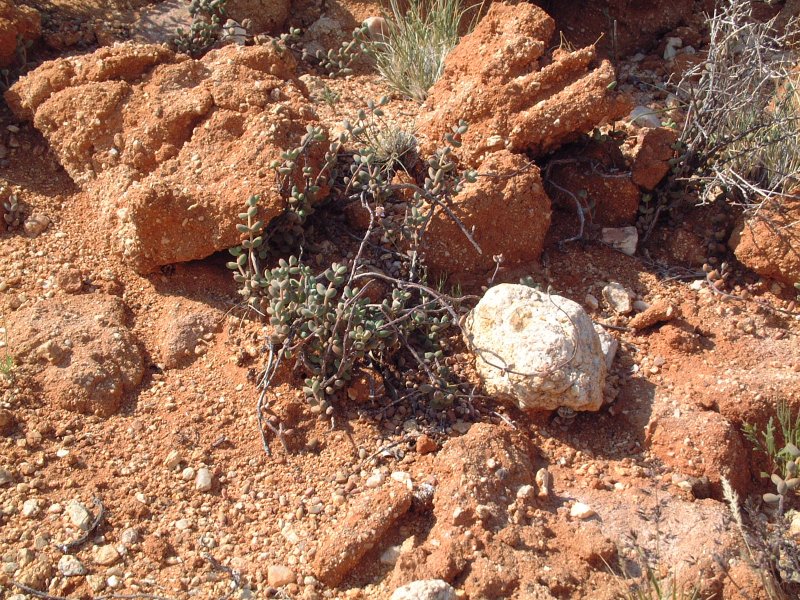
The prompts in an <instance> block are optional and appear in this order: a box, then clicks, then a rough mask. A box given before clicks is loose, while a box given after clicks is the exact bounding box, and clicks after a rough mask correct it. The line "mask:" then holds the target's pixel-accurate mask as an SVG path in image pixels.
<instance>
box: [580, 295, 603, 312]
mask: <svg viewBox="0 0 800 600" xmlns="http://www.w3.org/2000/svg"><path fill="white" fill-rule="evenodd" d="M583 303H584V304H585V305H586V308H588V309H589V310H597V309H598V308H600V301H599V300H598V299H597V298H595V297H594V295H593V294H586V298H584V299H583Z"/></svg>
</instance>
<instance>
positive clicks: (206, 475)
mask: <svg viewBox="0 0 800 600" xmlns="http://www.w3.org/2000/svg"><path fill="white" fill-rule="evenodd" d="M213 483H214V482H213V479H212V478H211V471H209V470H208V469H207V468H206V467H201V468H200V469H198V470H197V478H196V479H195V481H194V487H195V489H196V490H197V491H198V492H208V491H209V490H211V486H212V485H213Z"/></svg>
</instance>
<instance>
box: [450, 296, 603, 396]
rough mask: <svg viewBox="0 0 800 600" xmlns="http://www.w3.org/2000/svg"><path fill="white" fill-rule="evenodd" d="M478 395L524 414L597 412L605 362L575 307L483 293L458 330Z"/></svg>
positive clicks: (549, 299)
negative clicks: (480, 388)
mask: <svg viewBox="0 0 800 600" xmlns="http://www.w3.org/2000/svg"><path fill="white" fill-rule="evenodd" d="M465 335H466V340H467V344H468V346H469V347H470V349H471V350H472V352H473V354H475V357H476V360H475V363H476V368H477V371H478V374H479V375H480V376H481V379H482V380H483V384H484V388H485V389H486V392H487V393H489V394H491V395H494V396H497V397H498V398H501V399H510V400H513V401H515V402H516V404H517V405H518V406H519V407H520V408H522V409H527V410H555V409H557V408H559V407H561V406H565V407H568V408H571V409H573V410H579V411H580V410H598V409H599V408H600V407H601V406H602V404H603V387H604V386H605V378H606V363H605V357H604V356H603V352H602V350H601V347H600V340H599V338H598V337H597V333H596V332H595V330H594V326H593V324H592V320H591V319H590V318H589V315H587V314H586V311H584V310H583V308H581V306H580V305H578V304H577V303H575V302H573V301H572V300H569V299H567V298H563V297H561V296H555V295H548V294H544V293H541V292H539V291H537V290H535V289H533V288H531V287H528V286H525V285H512V284H501V285H498V286H495V287H493V288H491V289H490V290H488V291H487V292H486V294H485V295H484V296H483V298H482V299H481V301H480V302H479V303H478V305H477V306H476V307H475V309H474V310H473V311H472V312H471V313H470V314H469V315H468V317H467V319H466V322H465Z"/></svg>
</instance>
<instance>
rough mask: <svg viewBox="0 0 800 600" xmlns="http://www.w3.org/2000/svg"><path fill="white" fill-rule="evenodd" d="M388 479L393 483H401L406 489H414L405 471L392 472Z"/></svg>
mask: <svg viewBox="0 0 800 600" xmlns="http://www.w3.org/2000/svg"><path fill="white" fill-rule="evenodd" d="M390 477H391V478H392V479H394V480H395V481H397V482H399V483H402V484H403V485H404V486H406V487H407V488H408V489H410V490H412V489H414V482H413V481H412V480H411V475H409V474H408V473H407V472H406V471H392V474H391V475H390Z"/></svg>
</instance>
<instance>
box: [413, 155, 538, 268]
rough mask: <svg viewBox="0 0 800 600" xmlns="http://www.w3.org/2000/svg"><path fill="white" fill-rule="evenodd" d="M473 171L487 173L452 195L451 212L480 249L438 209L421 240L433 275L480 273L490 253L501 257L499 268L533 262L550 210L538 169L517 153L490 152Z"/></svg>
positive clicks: (491, 263)
mask: <svg viewBox="0 0 800 600" xmlns="http://www.w3.org/2000/svg"><path fill="white" fill-rule="evenodd" d="M479 172H480V173H484V174H487V176H485V177H479V178H478V180H477V181H476V182H475V183H471V184H467V185H466V186H465V188H464V190H463V191H462V192H461V193H460V194H458V195H457V196H456V197H455V198H454V199H453V204H452V206H451V210H452V212H453V214H455V215H456V216H457V217H458V218H459V219H460V220H461V222H462V223H463V224H464V226H465V228H466V229H467V231H470V232H471V233H472V236H473V238H474V239H475V241H476V243H477V244H478V245H479V246H480V248H481V252H482V253H481V254H478V251H477V250H476V249H475V247H474V246H473V245H472V244H471V243H470V241H469V240H468V239H467V237H466V236H465V235H464V234H463V233H462V231H461V229H460V228H459V226H458V225H457V224H456V223H455V222H454V221H453V220H452V219H451V218H450V217H449V216H448V215H446V214H445V213H444V212H443V211H442V210H438V211H437V213H436V215H435V216H434V217H433V219H432V220H431V222H430V224H429V225H428V229H427V231H426V232H425V237H424V238H423V241H422V248H423V253H424V256H425V259H426V262H427V264H428V266H429V267H430V268H431V269H432V270H433V271H434V272H435V273H448V274H455V275H461V274H464V273H476V272H482V271H487V270H489V269H492V268H493V267H494V264H495V263H494V260H493V256H495V255H499V254H502V255H503V266H512V265H517V264H520V263H525V262H530V261H534V260H538V259H539V256H540V255H541V253H542V249H543V248H544V241H545V236H546V235H547V230H548V229H549V227H550V214H551V212H550V199H549V198H548V197H547V194H545V192H544V189H543V188H542V182H541V178H540V175H539V169H538V168H537V167H536V166H535V165H531V164H530V162H529V161H528V160H526V159H525V158H524V157H523V156H521V155H517V154H511V153H510V152H508V151H505V150H503V151H501V152H497V153H494V154H491V155H490V156H489V157H488V158H487V159H486V160H485V161H484V162H483V163H482V164H481V165H480V167H479ZM493 173H496V174H501V175H500V176H498V177H493V176H491V174H493ZM508 174H510V175H508Z"/></svg>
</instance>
